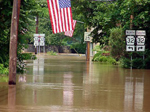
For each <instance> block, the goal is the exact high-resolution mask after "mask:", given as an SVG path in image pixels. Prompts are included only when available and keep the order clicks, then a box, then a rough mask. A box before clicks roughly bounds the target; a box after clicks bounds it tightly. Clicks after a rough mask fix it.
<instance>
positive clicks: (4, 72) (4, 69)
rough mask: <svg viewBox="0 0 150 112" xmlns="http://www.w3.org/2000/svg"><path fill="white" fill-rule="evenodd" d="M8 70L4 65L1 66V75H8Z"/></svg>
mask: <svg viewBox="0 0 150 112" xmlns="http://www.w3.org/2000/svg"><path fill="white" fill-rule="evenodd" d="M8 73H9V71H8V68H5V67H4V65H3V64H0V74H3V75H4V74H8Z"/></svg>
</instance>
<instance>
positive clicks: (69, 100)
mask: <svg viewBox="0 0 150 112" xmlns="http://www.w3.org/2000/svg"><path fill="white" fill-rule="evenodd" d="M63 86H64V87H63V105H66V106H72V105H73V101H74V100H73V95H74V92H73V83H72V73H71V72H70V73H65V74H64V81H63Z"/></svg>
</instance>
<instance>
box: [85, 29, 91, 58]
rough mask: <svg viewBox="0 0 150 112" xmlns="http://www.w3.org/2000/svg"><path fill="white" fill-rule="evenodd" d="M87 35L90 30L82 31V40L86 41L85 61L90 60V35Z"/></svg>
mask: <svg viewBox="0 0 150 112" xmlns="http://www.w3.org/2000/svg"><path fill="white" fill-rule="evenodd" d="M89 35H90V32H84V41H86V42H87V47H86V48H87V52H86V53H87V54H86V61H89V60H90V41H91V37H90V36H89Z"/></svg>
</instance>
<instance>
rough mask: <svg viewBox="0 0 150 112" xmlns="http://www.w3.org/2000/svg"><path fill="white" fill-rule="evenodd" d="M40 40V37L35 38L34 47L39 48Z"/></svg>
mask: <svg viewBox="0 0 150 112" xmlns="http://www.w3.org/2000/svg"><path fill="white" fill-rule="evenodd" d="M38 40H39V38H38V37H34V46H38V45H39V42H38Z"/></svg>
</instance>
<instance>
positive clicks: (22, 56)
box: [17, 53, 36, 73]
mask: <svg viewBox="0 0 150 112" xmlns="http://www.w3.org/2000/svg"><path fill="white" fill-rule="evenodd" d="M30 59H36V56H35V55H32V53H18V54H17V73H24V71H25V66H26V64H25V62H24V60H30Z"/></svg>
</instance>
